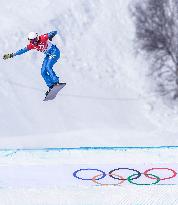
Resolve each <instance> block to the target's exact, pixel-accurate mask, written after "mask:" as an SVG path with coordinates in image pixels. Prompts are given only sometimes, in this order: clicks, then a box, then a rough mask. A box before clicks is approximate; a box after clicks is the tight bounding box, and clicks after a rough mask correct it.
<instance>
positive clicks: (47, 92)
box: [45, 85, 53, 96]
mask: <svg viewBox="0 0 178 205" xmlns="http://www.w3.org/2000/svg"><path fill="white" fill-rule="evenodd" d="M52 88H53V85H52V86H50V87H49V90H47V91H46V93H45V95H46V96H47V95H48V94H49V92H50V91H51V89H52Z"/></svg>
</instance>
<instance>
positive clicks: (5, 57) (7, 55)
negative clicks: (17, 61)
mask: <svg viewBox="0 0 178 205" xmlns="http://www.w3.org/2000/svg"><path fill="white" fill-rule="evenodd" d="M27 51H29V49H28V48H27V47H25V48H23V49H20V50H19V51H17V52H16V53H10V54H5V55H4V56H3V59H4V60H7V59H9V58H13V57H14V56H17V55H22V54H24V53H26V52H27Z"/></svg>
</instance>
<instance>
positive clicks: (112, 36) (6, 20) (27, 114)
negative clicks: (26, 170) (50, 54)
mask: <svg viewBox="0 0 178 205" xmlns="http://www.w3.org/2000/svg"><path fill="white" fill-rule="evenodd" d="M128 4H129V0H126V1H124V2H123V1H121V0H120V1H116V0H112V1H106V0H96V1H86V0H76V1H75V2H73V1H71V0H66V1H65V2H63V1H62V0H58V1H57V0H56V1H52V2H51V1H49V0H42V1H40V2H36V1H30V2H29V1H28V0H23V1H22V0H17V1H12V0H11V1H9V3H8V4H7V3H6V1H5V0H2V1H1V8H0V16H1V22H2V23H1V33H0V39H1V41H0V46H1V55H3V54H4V53H5V52H15V51H16V50H18V49H20V48H23V47H24V46H26V44H27V40H26V35H27V33H28V32H29V31H32V30H33V31H37V32H39V33H45V32H48V31H51V30H58V33H59V36H58V37H57V38H56V39H55V42H56V43H57V45H58V46H59V47H60V49H61V52H62V56H61V60H60V61H59V62H58V63H57V64H56V66H55V70H56V72H57V73H58V74H59V75H60V79H61V82H66V83H67V86H66V87H65V89H63V90H62V91H61V93H60V95H59V96H58V97H57V98H56V100H55V101H53V102H50V103H44V102H43V101H42V99H43V97H44V92H45V90H46V87H45V85H44V82H43V80H42V78H41V76H40V67H41V64H42V60H43V54H40V53H36V52H29V53H28V54H25V55H23V56H20V57H16V58H14V59H12V60H9V61H3V60H2V61H1V62H0V67H1V71H0V95H1V100H0V103H1V107H0V124H1V129H0V146H1V147H16V146H18V147H30V146H31V147H47V146H48V147H52V146H55V147H57V146H58V147H61V146H85V145H90V146H92V145H95V146H99V145H106V146H107V145H114V146H115V145H127V144H129V145H132V144H136V145H139V144H140V145H153V144H156V145H172V144H173V143H177V141H178V140H177V137H176V133H177V127H176V124H177V123H176V122H177V117H176V116H174V117H173V114H172V113H171V112H170V113H169V110H168V109H167V108H164V107H163V108H164V110H160V111H159V112H156V111H155V110H154V106H157V107H158V108H160V107H162V106H160V105H161V103H159V104H155V102H156V101H155V99H156V97H151V98H150V94H148V93H146V92H145V88H146V87H147V83H146V78H145V77H144V76H145V68H146V67H147V64H146V63H145V62H144V61H143V60H142V59H140V58H138V57H137V58H136V57H135V55H134V50H133V39H134V25H133V24H132V20H131V18H130V16H129V14H128V8H127V7H128ZM151 95H152V94H151ZM165 110H166V111H165ZM163 112H164V117H163V115H162V113H163ZM165 114H167V115H165ZM175 114H176V113H175ZM169 115H171V116H169ZM171 117H172V118H171ZM170 119H173V121H172V122H173V123H172V128H173V129H172V128H170V129H169V128H166V126H165V125H166V124H167V123H168V122H169V120H170ZM160 120H161V123H160ZM174 122H175V123H174ZM163 130H164V132H165V133H164V136H162V132H163ZM105 133H106V134H105ZM108 133H109V134H108ZM103 134H104V136H103ZM131 135H132V137H130V136H131ZM72 136H73V137H72ZM51 138H52V139H53V140H50V139H51ZM71 138H72V143H71ZM168 138H169V140H167V139H168ZM101 139H102V140H101ZM153 139H154V142H153ZM155 139H156V140H155Z"/></svg>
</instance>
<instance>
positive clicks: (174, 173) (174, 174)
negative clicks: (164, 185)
mask: <svg viewBox="0 0 178 205" xmlns="http://www.w3.org/2000/svg"><path fill="white" fill-rule="evenodd" d="M155 169H159V170H160V169H161V170H162V169H167V170H169V171H171V172H172V173H173V175H172V176H170V177H167V178H162V179H161V178H160V180H166V179H172V178H174V177H176V175H177V172H176V171H175V170H173V169H170V168H151V169H148V170H146V171H145V172H144V173H143V174H144V175H145V176H146V177H148V178H150V179H155V178H154V177H150V176H149V175H148V172H149V171H151V170H155Z"/></svg>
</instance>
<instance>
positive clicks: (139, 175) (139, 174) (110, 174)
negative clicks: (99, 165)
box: [109, 168, 142, 180]
mask: <svg viewBox="0 0 178 205" xmlns="http://www.w3.org/2000/svg"><path fill="white" fill-rule="evenodd" d="M120 169H128V170H131V171H134V172H137V176H136V177H133V178H132V179H131V180H133V179H138V178H139V177H141V175H142V174H141V173H140V172H139V171H138V170H135V169H129V168H117V169H113V170H111V171H110V172H109V176H110V177H111V178H113V179H118V180H121V179H119V178H117V177H114V176H112V173H113V172H114V171H116V170H120ZM127 179H128V177H127V178H126V179H123V180H127Z"/></svg>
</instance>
